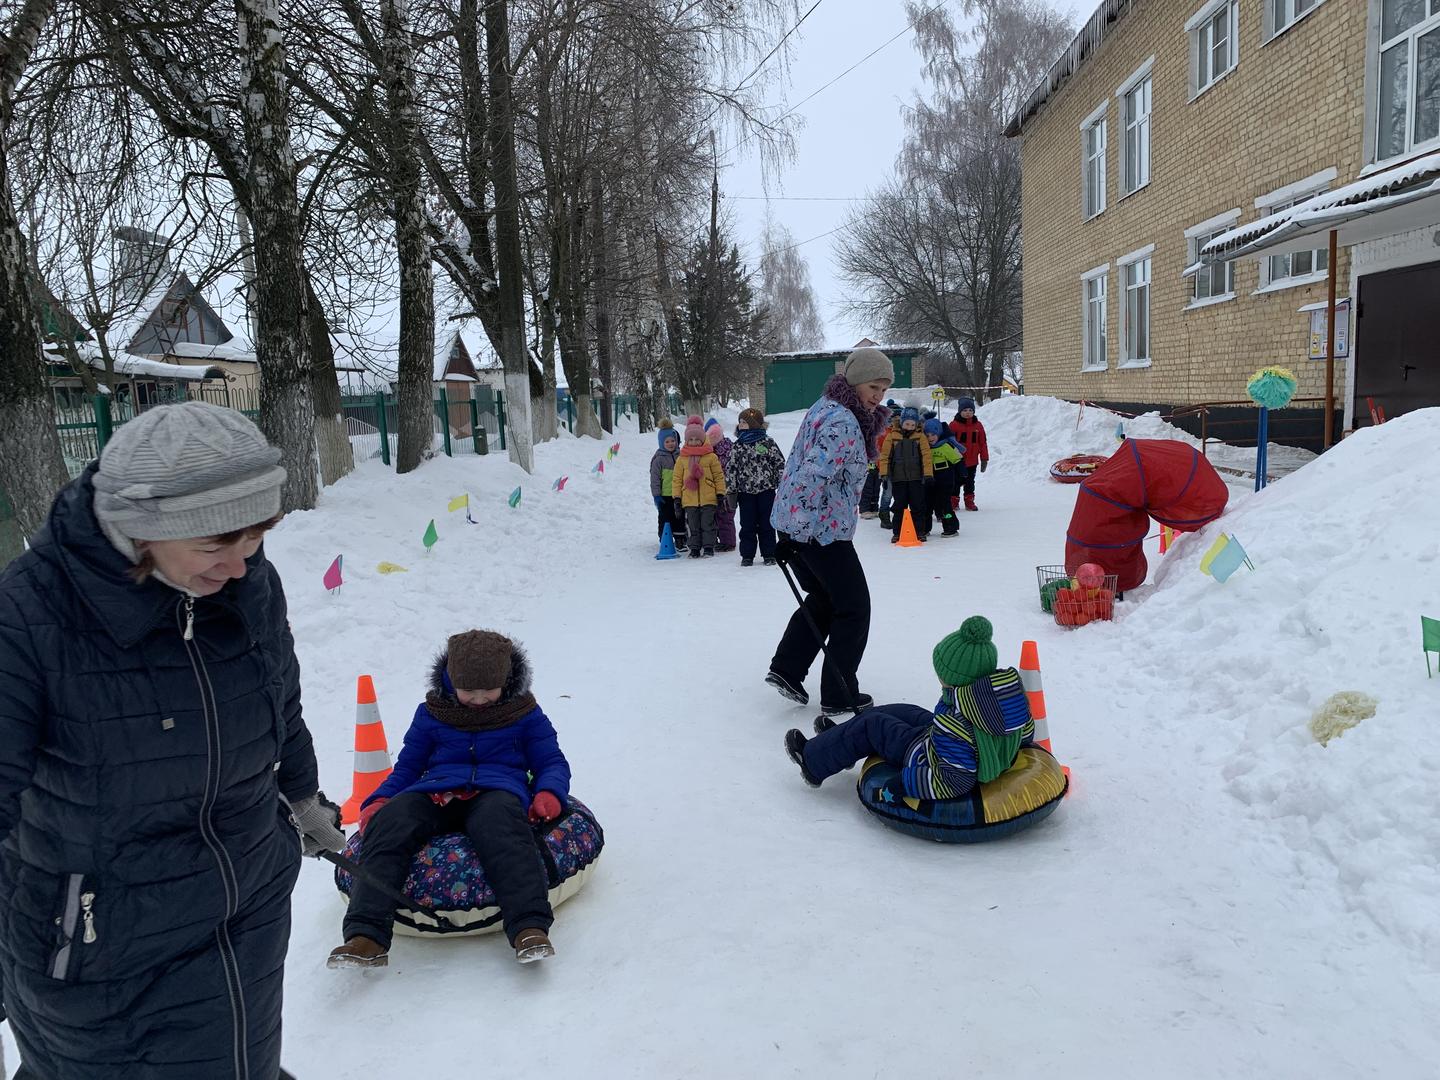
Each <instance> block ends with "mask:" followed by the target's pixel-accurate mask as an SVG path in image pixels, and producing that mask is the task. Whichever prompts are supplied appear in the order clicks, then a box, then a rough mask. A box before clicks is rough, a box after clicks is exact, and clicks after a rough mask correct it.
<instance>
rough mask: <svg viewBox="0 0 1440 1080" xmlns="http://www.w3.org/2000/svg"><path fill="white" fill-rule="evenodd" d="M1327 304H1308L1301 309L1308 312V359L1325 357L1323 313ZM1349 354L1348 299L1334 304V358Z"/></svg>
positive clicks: (1343, 357)
mask: <svg viewBox="0 0 1440 1080" xmlns="http://www.w3.org/2000/svg"><path fill="white" fill-rule="evenodd" d="M1328 307H1329V305H1328V304H1309V305H1307V306H1306V307H1305V308H1303V309H1301V310H1304V311H1308V312H1309V313H1310V359H1311V360H1324V359H1325V315H1326V312H1327V310H1328ZM1349 355H1350V301H1349V300H1343V301H1340V302H1339V303H1337V304H1336V305H1335V359H1337V360H1343V359H1345V358H1346V357H1347V356H1349Z"/></svg>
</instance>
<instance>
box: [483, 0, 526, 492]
mask: <svg viewBox="0 0 1440 1080" xmlns="http://www.w3.org/2000/svg"><path fill="white" fill-rule="evenodd" d="M509 9H510V0H489V2H488V3H486V5H485V56H486V60H487V62H488V66H489V72H490V118H489V119H490V125H489V132H488V135H489V143H490V165H491V169H492V173H491V177H492V183H493V184H494V187H495V264H496V265H495V276H496V279H497V282H498V285H497V290H496V291H497V292H498V294H499V297H498V300H499V313H498V318H497V320H496V321H497V323H498V328H499V331H500V335H499V336H500V362H501V364H502V365H504V368H505V410H506V414H507V417H508V419H509V424H508V431H507V434H508V436H509V440H508V441H509V444H510V460H511V461H513V462H515V464H517V465H519V466H520V467H521V468H522V469H524V470H525V471H526V472H527V473H533V472H534V471H535V453H534V443H533V441H532V428H531V425H530V360H529V357H527V356H526V355H525V303H524V294H523V286H524V278H523V275H524V267H523V265H522V263H521V250H520V192H519V184H518V182H517V181H516V178H515V101H514V96H513V94H514V90H513V87H512V85H511V78H510V75H511V73H510V10H509Z"/></svg>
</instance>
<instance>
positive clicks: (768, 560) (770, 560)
mask: <svg viewBox="0 0 1440 1080" xmlns="http://www.w3.org/2000/svg"><path fill="white" fill-rule="evenodd" d="M760 561H761V562H762V563H764V564H765V565H766V566H774V565H775V556H774V555H766V556H765V558H763V559H761V560H760Z"/></svg>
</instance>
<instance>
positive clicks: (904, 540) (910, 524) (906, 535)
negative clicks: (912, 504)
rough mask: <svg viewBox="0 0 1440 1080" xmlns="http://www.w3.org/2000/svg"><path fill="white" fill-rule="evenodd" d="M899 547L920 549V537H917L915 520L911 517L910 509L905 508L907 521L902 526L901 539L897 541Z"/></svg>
mask: <svg viewBox="0 0 1440 1080" xmlns="http://www.w3.org/2000/svg"><path fill="white" fill-rule="evenodd" d="M896 546H897V547H919V546H920V537H918V536H916V535H915V519H914V518H912V517H911V516H910V508H909V507H908V506H907V507H906V508H905V520H904V521H903V522H901V524H900V539H899V540H898V541H896Z"/></svg>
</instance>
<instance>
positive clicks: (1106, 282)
mask: <svg viewBox="0 0 1440 1080" xmlns="http://www.w3.org/2000/svg"><path fill="white" fill-rule="evenodd" d="M1096 281H1098V282H1100V287H1101V290H1102V291H1101V293H1100V296H1099V298H1098V301H1097V300H1092V299H1091V296H1090V286H1091V284H1092V283H1093V282H1096ZM1092 305H1098V307H1099V308H1100V320H1101V325H1100V330H1101V336H1102V337H1103V339H1104V349H1105V354H1104V355H1103V356H1101V357H1100V359H1099V361H1098V362H1097V361H1096V359H1095V355H1094V353H1095V350H1094V342H1093V341H1092V330H1093V328H1094V326H1095V322H1094V319H1093V317H1092ZM1080 334H1081V342H1080V370H1081V371H1082V372H1092V371H1106V370H1108V369H1109V367H1110V264H1109V263H1106V264H1105V265H1104V266H1097V267H1095V268H1094V269H1093V270H1087V271H1085V273H1083V274H1081V275H1080Z"/></svg>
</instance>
